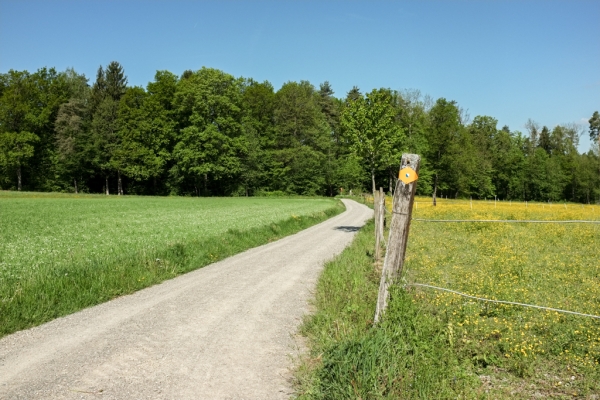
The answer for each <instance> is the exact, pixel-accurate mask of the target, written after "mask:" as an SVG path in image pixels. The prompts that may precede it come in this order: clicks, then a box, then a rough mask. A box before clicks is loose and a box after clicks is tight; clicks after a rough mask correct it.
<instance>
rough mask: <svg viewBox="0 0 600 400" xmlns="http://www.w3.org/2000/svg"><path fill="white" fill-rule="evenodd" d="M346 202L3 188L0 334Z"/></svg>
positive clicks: (207, 259) (275, 234)
mask: <svg viewBox="0 0 600 400" xmlns="http://www.w3.org/2000/svg"><path fill="white" fill-rule="evenodd" d="M341 211H343V206H342V205H341V203H339V202H335V201H332V200H330V199H318V198H294V199H281V198H182V197H136V196H110V197H107V196H101V195H67V194H56V193H15V192H2V191H0V227H1V229H0V337H1V336H2V335H6V334H8V333H11V332H14V331H16V330H20V329H24V328H28V327H31V326H35V325H38V324H40V323H42V322H45V321H48V320H50V319H53V318H56V317H59V316H62V315H66V314H68V313H71V312H74V311H77V310H79V309H81V308H84V307H88V306H91V305H94V304H98V303H100V302H103V301H106V300H109V299H111V298H114V297H117V296H120V295H124V294H127V293H131V292H133V291H135V290H139V289H141V288H144V287H147V286H150V285H152V284H155V283H158V282H161V281H163V280H165V279H169V278H172V277H174V276H177V275H179V274H182V273H185V272H188V271H190V270H193V269H196V268H199V267H202V266H204V265H207V264H209V263H211V262H214V261H217V260H220V259H222V258H225V257H227V256H230V255H232V254H235V253H237V252H240V251H243V250H245V249H248V248H251V247H255V246H258V245H260V244H263V243H266V242H268V241H271V240H275V239H277V238H280V237H282V236H285V235H288V234H291V233H294V232H297V231H299V230H301V229H304V228H306V227H308V226H310V225H313V224H315V223H317V222H320V221H322V220H324V219H326V218H328V217H330V216H332V215H334V214H336V213H339V212H341Z"/></svg>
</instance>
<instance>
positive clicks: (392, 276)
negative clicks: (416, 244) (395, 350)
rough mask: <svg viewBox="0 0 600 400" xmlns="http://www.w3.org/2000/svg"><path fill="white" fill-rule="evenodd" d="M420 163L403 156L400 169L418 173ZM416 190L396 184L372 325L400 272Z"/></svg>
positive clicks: (412, 157) (411, 184) (415, 156)
mask: <svg viewBox="0 0 600 400" xmlns="http://www.w3.org/2000/svg"><path fill="white" fill-rule="evenodd" d="M420 162H421V158H420V157H419V156H418V155H417V154H403V155H402V162H401V165H400V169H402V168H404V167H410V168H412V169H413V170H414V171H415V172H416V173H417V174H418V173H419V164H420ZM416 188H417V181H414V182H411V183H409V184H404V182H402V181H401V180H398V181H397V182H396V191H395V192H394V201H393V203H392V204H393V210H392V222H391V224H390V233H389V236H388V242H387V251H386V253H385V259H384V261H383V270H382V272H381V281H380V283H379V294H378V298H377V308H376V310H375V318H374V323H377V322H379V320H380V319H381V317H382V315H383V313H384V311H385V309H386V307H387V302H388V298H389V288H390V286H391V285H392V283H393V282H394V280H396V279H397V278H398V277H399V276H400V274H401V273H402V268H403V266H404V254H405V253H406V244H407V242H408V231H409V228H410V219H411V215H412V208H413V203H414V200H415V190H416Z"/></svg>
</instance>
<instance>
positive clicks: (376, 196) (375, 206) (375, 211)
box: [373, 191, 381, 261]
mask: <svg viewBox="0 0 600 400" xmlns="http://www.w3.org/2000/svg"><path fill="white" fill-rule="evenodd" d="M379 196H380V194H379V192H378V191H375V192H373V214H374V215H373V218H374V219H375V261H379V258H380V257H381V236H380V235H379V222H380V220H381V219H380V218H379V214H381V210H380V202H379Z"/></svg>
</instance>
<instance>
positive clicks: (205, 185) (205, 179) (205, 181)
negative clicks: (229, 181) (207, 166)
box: [204, 174, 208, 196]
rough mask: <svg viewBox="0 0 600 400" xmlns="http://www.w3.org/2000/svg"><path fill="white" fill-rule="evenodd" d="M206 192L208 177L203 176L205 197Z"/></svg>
mask: <svg viewBox="0 0 600 400" xmlns="http://www.w3.org/2000/svg"><path fill="white" fill-rule="evenodd" d="M206 192H208V175H207V174H204V195H205V196H206Z"/></svg>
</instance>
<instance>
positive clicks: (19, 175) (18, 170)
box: [17, 165, 21, 192]
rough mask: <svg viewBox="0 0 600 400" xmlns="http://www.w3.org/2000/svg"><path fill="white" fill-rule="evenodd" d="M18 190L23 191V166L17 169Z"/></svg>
mask: <svg viewBox="0 0 600 400" xmlns="http://www.w3.org/2000/svg"><path fill="white" fill-rule="evenodd" d="M17 190H18V191H19V192H20V191H21V166H20V165H19V166H18V167H17Z"/></svg>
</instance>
